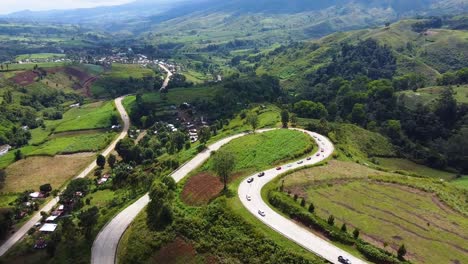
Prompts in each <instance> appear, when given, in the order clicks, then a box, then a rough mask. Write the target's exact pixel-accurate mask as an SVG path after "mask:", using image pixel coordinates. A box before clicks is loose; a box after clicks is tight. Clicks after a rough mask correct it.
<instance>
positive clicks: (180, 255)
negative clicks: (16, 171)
mask: <svg viewBox="0 0 468 264" xmlns="http://www.w3.org/2000/svg"><path fill="white" fill-rule="evenodd" d="M195 257H196V251H195V249H194V247H193V246H192V245H191V244H190V243H188V242H186V241H185V240H184V239H182V238H180V237H177V238H176V239H175V240H174V241H172V242H171V243H169V244H167V245H165V246H163V247H162V248H161V249H160V250H159V251H158V252H157V253H156V254H155V255H154V256H153V258H152V261H151V263H164V264H176V263H184V264H191V263H194V264H195V263H196V258H195Z"/></svg>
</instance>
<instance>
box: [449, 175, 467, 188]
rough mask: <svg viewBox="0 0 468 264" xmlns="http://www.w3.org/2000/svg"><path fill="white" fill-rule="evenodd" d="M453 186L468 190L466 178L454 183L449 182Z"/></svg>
mask: <svg viewBox="0 0 468 264" xmlns="http://www.w3.org/2000/svg"><path fill="white" fill-rule="evenodd" d="M451 183H452V184H453V185H455V186H457V187H460V188H464V189H467V190H468V177H466V176H465V177H463V178H461V179H456V180H454V181H452V182H451Z"/></svg>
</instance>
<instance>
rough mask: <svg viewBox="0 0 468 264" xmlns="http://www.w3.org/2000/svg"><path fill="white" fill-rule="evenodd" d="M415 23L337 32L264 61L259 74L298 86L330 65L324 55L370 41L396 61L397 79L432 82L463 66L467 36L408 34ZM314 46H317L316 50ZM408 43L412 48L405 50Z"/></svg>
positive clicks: (454, 33)
mask: <svg viewBox="0 0 468 264" xmlns="http://www.w3.org/2000/svg"><path fill="white" fill-rule="evenodd" d="M415 22H416V21H415V20H403V21H400V22H397V23H394V24H392V25H391V26H390V27H389V28H385V27H379V28H375V29H365V30H358V31H349V32H339V33H335V34H332V35H329V36H326V37H324V38H322V39H320V40H318V41H312V42H310V43H305V44H304V45H303V46H301V45H300V46H299V47H298V48H287V49H286V50H285V51H283V52H280V53H279V54H278V55H275V56H267V57H266V58H264V59H263V60H262V61H261V63H260V67H259V68H258V69H257V73H258V74H263V73H270V74H273V75H275V76H278V77H279V78H280V79H281V80H282V81H283V83H284V84H286V85H287V86H288V87H292V88H294V87H295V86H298V85H301V82H300V80H301V79H303V77H305V76H306V75H307V74H308V73H310V72H312V71H314V70H315V69H317V68H318V67H321V66H322V65H324V64H326V63H327V62H329V61H330V56H329V55H328V54H327V51H328V50H329V49H330V48H333V47H337V46H338V45H339V44H340V43H343V42H350V43H357V42H358V41H359V40H364V39H368V38H373V39H376V40H377V41H379V42H380V43H381V44H382V45H388V46H389V47H391V48H392V50H393V51H394V54H395V56H396V57H397V63H398V70H397V73H398V74H400V75H403V74H406V73H408V72H419V73H421V74H423V75H425V76H426V78H427V79H428V80H429V81H434V80H435V78H436V77H437V76H438V75H439V73H440V72H445V71H447V70H450V69H457V68H460V67H461V66H463V65H464V66H466V61H467V58H468V53H467V52H466V49H464V48H463V47H464V43H466V39H467V38H468V32H466V31H463V30H448V29H435V30H431V31H430V34H428V35H427V36H424V35H420V34H418V33H416V32H414V31H412V30H411V24H413V23H415ZM314 43H316V44H319V45H320V48H319V49H316V48H315V47H314V45H313V44H314ZM407 43H411V44H412V45H413V48H412V49H408V48H407V46H406V45H407Z"/></svg>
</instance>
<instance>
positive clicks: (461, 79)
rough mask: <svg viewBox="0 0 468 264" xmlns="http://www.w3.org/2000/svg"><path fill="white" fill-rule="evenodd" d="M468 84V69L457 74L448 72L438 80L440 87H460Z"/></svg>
mask: <svg viewBox="0 0 468 264" xmlns="http://www.w3.org/2000/svg"><path fill="white" fill-rule="evenodd" d="M467 83H468V68H463V69H460V70H458V71H456V72H446V73H444V74H442V76H440V77H439V78H438V79H437V84H438V85H458V84H467Z"/></svg>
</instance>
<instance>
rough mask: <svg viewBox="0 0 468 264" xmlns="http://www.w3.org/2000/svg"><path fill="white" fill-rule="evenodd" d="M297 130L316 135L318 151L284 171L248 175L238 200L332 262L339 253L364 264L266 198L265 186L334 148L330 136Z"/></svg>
mask: <svg viewBox="0 0 468 264" xmlns="http://www.w3.org/2000/svg"><path fill="white" fill-rule="evenodd" d="M296 130H298V131H302V132H304V133H307V134H308V135H310V136H311V137H313V138H314V139H315V141H316V142H317V144H318V146H319V150H318V152H317V153H315V154H314V155H313V156H312V157H311V159H310V160H306V159H305V160H302V161H301V164H299V163H298V162H293V163H289V164H286V165H284V166H282V167H281V170H277V169H276V168H273V169H270V170H267V171H264V172H265V175H264V176H262V177H258V176H257V174H254V175H252V176H251V177H248V178H246V179H245V180H244V181H242V183H241V184H240V186H239V189H238V195H239V199H240V200H241V202H242V204H243V205H244V207H245V208H247V210H248V211H249V212H250V213H251V214H253V215H254V216H255V217H256V218H258V219H259V220H260V221H261V222H263V223H264V224H266V225H267V226H269V227H271V228H272V229H274V230H275V231H277V232H278V233H280V234H282V235H283V236H285V237H287V238H288V239H290V240H292V241H294V242H296V243H297V244H299V245H301V246H302V247H304V248H305V249H307V250H309V251H311V252H313V253H315V254H316V255H319V256H320V257H322V258H324V259H326V260H328V261H330V262H331V263H339V262H338V257H339V256H343V257H345V258H346V259H349V260H350V261H351V263H353V264H358V263H365V262H364V261H362V260H361V259H358V258H356V257H353V256H351V255H350V254H349V253H347V252H346V251H344V250H342V249H340V248H338V247H336V246H334V245H333V244H331V243H330V242H328V241H326V240H324V239H322V238H320V237H319V236H317V235H315V234H313V233H312V232H310V231H309V230H307V229H306V228H304V227H302V226H300V225H298V224H296V223H295V222H293V221H291V219H288V218H286V217H284V216H282V215H280V214H278V213H277V212H276V211H275V210H273V209H272V208H270V207H269V206H268V205H267V204H266V203H265V201H263V199H262V195H261V191H262V188H263V187H264V186H265V185H266V184H267V183H269V182H270V181H272V180H273V179H274V178H276V177H277V176H279V175H280V174H282V173H284V172H286V171H290V170H294V169H297V168H301V167H304V166H310V165H313V164H317V163H319V162H321V161H323V160H325V159H327V158H328V157H329V156H330V155H332V154H333V151H334V147H333V144H332V143H331V142H330V140H329V139H328V138H326V137H324V136H322V135H320V134H317V133H313V132H310V131H306V130H302V129H296ZM321 150H323V152H321ZM249 178H253V179H254V180H253V182H251V183H248V182H247V180H248V179H249ZM259 211H261V212H263V213H264V216H261V215H260V214H259Z"/></svg>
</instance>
